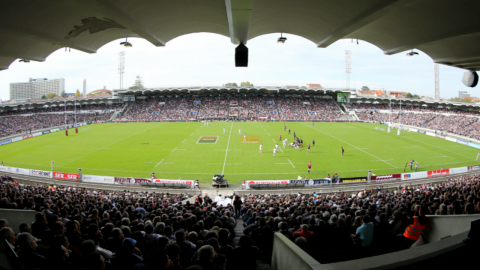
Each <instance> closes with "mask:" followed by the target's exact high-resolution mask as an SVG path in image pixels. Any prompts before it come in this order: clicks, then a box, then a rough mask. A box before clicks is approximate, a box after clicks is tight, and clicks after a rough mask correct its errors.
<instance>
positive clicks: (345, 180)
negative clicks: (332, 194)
mask: <svg viewBox="0 0 480 270" xmlns="http://www.w3.org/2000/svg"><path fill="white" fill-rule="evenodd" d="M366 182H367V177H366V176H359V177H343V178H338V183H339V184H351V183H366Z"/></svg>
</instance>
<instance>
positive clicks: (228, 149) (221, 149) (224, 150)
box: [213, 149, 243, 151]
mask: <svg viewBox="0 0 480 270" xmlns="http://www.w3.org/2000/svg"><path fill="white" fill-rule="evenodd" d="M213 150H215V151H225V150H228V151H243V149H213Z"/></svg>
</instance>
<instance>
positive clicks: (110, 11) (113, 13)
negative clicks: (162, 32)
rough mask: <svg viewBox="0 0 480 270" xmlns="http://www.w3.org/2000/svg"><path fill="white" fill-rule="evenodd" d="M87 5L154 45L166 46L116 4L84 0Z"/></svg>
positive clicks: (105, 1) (103, 0)
mask: <svg viewBox="0 0 480 270" xmlns="http://www.w3.org/2000/svg"><path fill="white" fill-rule="evenodd" d="M82 3H85V5H88V6H90V7H92V8H94V9H96V10H98V11H99V12H100V13H102V14H104V15H105V17H107V18H109V19H111V20H114V21H116V22H117V23H119V24H121V25H123V26H125V27H126V28H127V29H129V30H130V31H132V32H134V33H135V34H137V35H138V36H140V37H142V38H144V39H146V40H148V41H149V42H150V43H152V44H153V45H155V46H157V47H160V46H165V42H164V41H163V40H161V39H160V38H158V37H157V36H155V35H154V34H153V33H151V32H150V31H149V30H148V29H146V28H145V27H143V26H141V25H140V24H139V23H138V22H136V21H135V20H133V19H132V18H130V17H129V16H128V15H127V14H125V13H124V12H123V11H121V10H120V9H118V8H117V7H116V6H115V5H113V4H112V3H111V2H110V1H108V0H90V1H82Z"/></svg>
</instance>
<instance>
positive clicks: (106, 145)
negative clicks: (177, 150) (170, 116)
mask: <svg viewBox="0 0 480 270" xmlns="http://www.w3.org/2000/svg"><path fill="white" fill-rule="evenodd" d="M163 125H164V124H163ZM159 126H162V125H158V126H156V127H153V128H148V129H145V130H143V131H140V132H137V133H135V134H132V135H130V136H127V137H125V138H122V139H120V140H118V141H116V142H113V143H111V144H107V145H105V146H104V147H103V148H106V147H108V146H110V145H112V144H116V143H118V142H120V141H123V140H125V139H128V138H130V137H132V136H135V135H137V134H140V133H143V132H145V131H147V130H150V129H154V128H157V127H159ZM101 149H102V148H99V149H97V150H95V151H92V152H90V153H87V154H85V155H83V156H81V157H79V158H77V159H75V160H79V159H81V158H82V157H85V156H88V155H90V154H93V153H95V152H97V151H98V150H101ZM75 160H72V161H70V162H67V163H65V164H63V165H62V166H57V167H63V166H65V165H67V164H69V163H72V162H73V161H75Z"/></svg>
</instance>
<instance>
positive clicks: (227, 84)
mask: <svg viewBox="0 0 480 270" xmlns="http://www.w3.org/2000/svg"><path fill="white" fill-rule="evenodd" d="M237 86H238V85H237V83H234V82H232V83H226V84H225V87H237Z"/></svg>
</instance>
